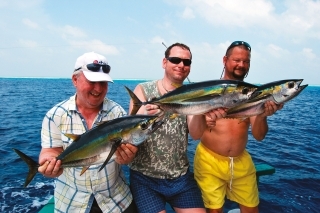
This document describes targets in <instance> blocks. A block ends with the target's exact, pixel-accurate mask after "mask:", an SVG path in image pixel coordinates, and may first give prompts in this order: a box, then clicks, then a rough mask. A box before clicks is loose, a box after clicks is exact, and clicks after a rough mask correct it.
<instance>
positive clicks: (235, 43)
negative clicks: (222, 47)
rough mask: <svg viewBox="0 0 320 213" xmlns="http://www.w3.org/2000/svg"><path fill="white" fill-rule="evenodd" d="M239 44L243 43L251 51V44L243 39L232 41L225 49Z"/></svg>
mask: <svg viewBox="0 0 320 213" xmlns="http://www.w3.org/2000/svg"><path fill="white" fill-rule="evenodd" d="M240 45H244V46H245V47H246V48H247V49H248V50H249V51H250V52H251V46H250V44H248V43H247V42H245V41H234V42H232V43H231V44H230V46H229V47H228V49H227V51H226V52H228V50H230V49H231V48H233V47H236V46H240Z"/></svg>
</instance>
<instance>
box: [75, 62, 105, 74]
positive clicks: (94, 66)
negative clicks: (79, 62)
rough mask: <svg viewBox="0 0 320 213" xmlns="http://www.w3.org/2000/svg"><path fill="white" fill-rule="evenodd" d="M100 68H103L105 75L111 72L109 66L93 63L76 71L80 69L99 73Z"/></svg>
mask: <svg viewBox="0 0 320 213" xmlns="http://www.w3.org/2000/svg"><path fill="white" fill-rule="evenodd" d="M100 68H102V71H103V72H104V73H107V74H108V73H109V72H110V70H111V67H110V65H108V64H96V63H92V64H87V65H83V66H82V67H79V68H78V69H75V70H74V71H78V70H80V69H83V70H85V71H87V70H89V71H92V72H99V70H100Z"/></svg>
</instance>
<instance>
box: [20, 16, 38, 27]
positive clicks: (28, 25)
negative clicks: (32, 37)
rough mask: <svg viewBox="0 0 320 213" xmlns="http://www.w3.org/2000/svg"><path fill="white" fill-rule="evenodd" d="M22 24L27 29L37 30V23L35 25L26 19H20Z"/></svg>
mask: <svg viewBox="0 0 320 213" xmlns="http://www.w3.org/2000/svg"><path fill="white" fill-rule="evenodd" d="M22 23H23V24H24V25H26V26H27V27H29V28H33V29H38V28H39V25H38V24H37V23H35V22H33V21H31V20H30V19H27V18H25V19H22Z"/></svg>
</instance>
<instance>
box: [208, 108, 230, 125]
mask: <svg viewBox="0 0 320 213" xmlns="http://www.w3.org/2000/svg"><path fill="white" fill-rule="evenodd" d="M204 115H205V119H206V123H207V126H208V128H212V127H215V126H216V120H218V119H220V118H224V117H226V115H227V109H224V108H219V109H214V110H211V111H209V112H207V113H205V114H204Z"/></svg>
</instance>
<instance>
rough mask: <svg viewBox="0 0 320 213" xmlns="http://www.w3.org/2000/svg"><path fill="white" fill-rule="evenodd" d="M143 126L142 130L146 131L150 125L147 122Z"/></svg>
mask: <svg viewBox="0 0 320 213" xmlns="http://www.w3.org/2000/svg"><path fill="white" fill-rule="evenodd" d="M140 126H141V129H142V130H144V129H147V128H148V123H147V122H143V123H141V124H140Z"/></svg>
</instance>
